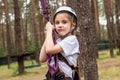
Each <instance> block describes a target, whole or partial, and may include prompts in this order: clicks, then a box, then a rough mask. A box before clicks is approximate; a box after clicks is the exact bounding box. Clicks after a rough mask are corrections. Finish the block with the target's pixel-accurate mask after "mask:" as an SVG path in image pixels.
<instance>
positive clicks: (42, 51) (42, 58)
mask: <svg viewBox="0 0 120 80" xmlns="http://www.w3.org/2000/svg"><path fill="white" fill-rule="evenodd" d="M46 59H47V54H46V51H45V42H44V44H43V46H42V48H41V51H40V55H39V60H40V62H45V61H46Z"/></svg>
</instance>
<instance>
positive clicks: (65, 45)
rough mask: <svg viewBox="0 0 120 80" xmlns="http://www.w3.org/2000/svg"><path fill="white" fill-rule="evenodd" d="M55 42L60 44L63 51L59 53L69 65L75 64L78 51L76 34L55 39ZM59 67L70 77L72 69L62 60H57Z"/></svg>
mask: <svg viewBox="0 0 120 80" xmlns="http://www.w3.org/2000/svg"><path fill="white" fill-rule="evenodd" d="M57 44H59V45H60V46H61V48H62V49H63V52H62V53H61V54H62V55H63V56H64V57H65V58H66V59H67V61H68V62H69V64H70V65H74V67H76V66H77V58H78V56H79V55H78V53H80V51H79V43H78V40H77V38H76V36H74V35H71V36H68V37H66V38H64V39H63V40H62V39H60V38H59V39H57ZM58 63H59V68H60V70H62V71H63V72H64V73H65V74H66V75H67V76H69V77H71V78H72V69H71V68H70V67H69V66H68V65H67V64H66V63H64V62H62V61H60V60H59V62H58Z"/></svg>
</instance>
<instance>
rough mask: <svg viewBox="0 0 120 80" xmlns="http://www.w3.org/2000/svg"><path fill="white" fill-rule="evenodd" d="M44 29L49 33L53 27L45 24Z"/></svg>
mask: <svg viewBox="0 0 120 80" xmlns="http://www.w3.org/2000/svg"><path fill="white" fill-rule="evenodd" d="M45 27H46V31H47V32H51V31H53V29H54V26H53V25H52V24H51V23H50V22H47V24H46V26H45Z"/></svg>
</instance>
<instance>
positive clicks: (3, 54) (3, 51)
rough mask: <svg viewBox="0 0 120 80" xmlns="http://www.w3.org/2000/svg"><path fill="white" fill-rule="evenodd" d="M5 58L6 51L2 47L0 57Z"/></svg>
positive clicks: (0, 47)
mask: <svg viewBox="0 0 120 80" xmlns="http://www.w3.org/2000/svg"><path fill="white" fill-rule="evenodd" d="M4 56H6V50H5V48H3V47H2V46H0V57H4Z"/></svg>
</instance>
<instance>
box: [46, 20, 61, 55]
mask: <svg viewBox="0 0 120 80" xmlns="http://www.w3.org/2000/svg"><path fill="white" fill-rule="evenodd" d="M46 29H47V32H46V39H45V50H46V53H48V54H57V53H59V52H62V48H61V47H60V45H58V44H56V45H55V44H54V42H53V35H52V34H53V32H52V31H53V29H54V26H53V25H52V24H51V23H50V22H48V23H47V24H46Z"/></svg>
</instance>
